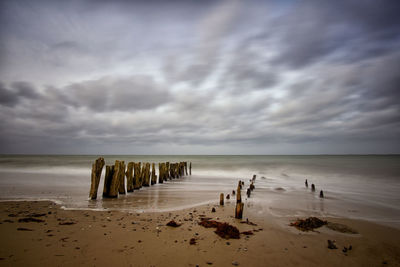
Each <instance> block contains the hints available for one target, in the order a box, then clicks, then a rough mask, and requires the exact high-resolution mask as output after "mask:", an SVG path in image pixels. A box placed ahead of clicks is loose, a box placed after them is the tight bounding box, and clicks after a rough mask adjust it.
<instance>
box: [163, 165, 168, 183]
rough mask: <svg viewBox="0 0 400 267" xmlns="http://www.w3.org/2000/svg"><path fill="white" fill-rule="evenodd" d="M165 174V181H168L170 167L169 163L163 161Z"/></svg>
mask: <svg viewBox="0 0 400 267" xmlns="http://www.w3.org/2000/svg"><path fill="white" fill-rule="evenodd" d="M163 169H164V171H163V174H164V181H168V168H167V163H166V162H165V163H163Z"/></svg>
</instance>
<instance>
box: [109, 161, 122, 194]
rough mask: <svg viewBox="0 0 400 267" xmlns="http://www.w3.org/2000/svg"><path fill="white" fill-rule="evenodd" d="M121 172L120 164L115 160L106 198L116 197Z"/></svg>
mask: <svg viewBox="0 0 400 267" xmlns="http://www.w3.org/2000/svg"><path fill="white" fill-rule="evenodd" d="M121 170H122V164H121V162H120V161H119V160H116V161H115V165H114V173H113V176H112V179H111V184H110V192H109V194H108V197H111V198H116V197H118V189H119V182H120V175H121V174H120V172H121Z"/></svg>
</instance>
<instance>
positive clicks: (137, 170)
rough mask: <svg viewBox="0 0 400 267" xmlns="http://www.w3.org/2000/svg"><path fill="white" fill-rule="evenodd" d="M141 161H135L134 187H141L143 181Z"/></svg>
mask: <svg viewBox="0 0 400 267" xmlns="http://www.w3.org/2000/svg"><path fill="white" fill-rule="evenodd" d="M140 165H141V163H140V162H138V163H134V164H133V166H134V170H135V176H134V177H135V178H134V184H135V185H134V189H140V187H141V183H140V176H141V168H140Z"/></svg>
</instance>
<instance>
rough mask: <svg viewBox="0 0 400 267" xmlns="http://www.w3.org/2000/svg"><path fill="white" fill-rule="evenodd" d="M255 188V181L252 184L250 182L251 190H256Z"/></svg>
mask: <svg viewBox="0 0 400 267" xmlns="http://www.w3.org/2000/svg"><path fill="white" fill-rule="evenodd" d="M254 188H256V187H255V186H254V183H253V182H251V184H250V190H251V191H253V190H254Z"/></svg>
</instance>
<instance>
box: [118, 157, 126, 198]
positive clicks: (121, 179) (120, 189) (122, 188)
mask: <svg viewBox="0 0 400 267" xmlns="http://www.w3.org/2000/svg"><path fill="white" fill-rule="evenodd" d="M118 179H119V186H118V193H119V194H122V195H125V193H126V192H125V162H124V161H121V165H120V171H119V177H118Z"/></svg>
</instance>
